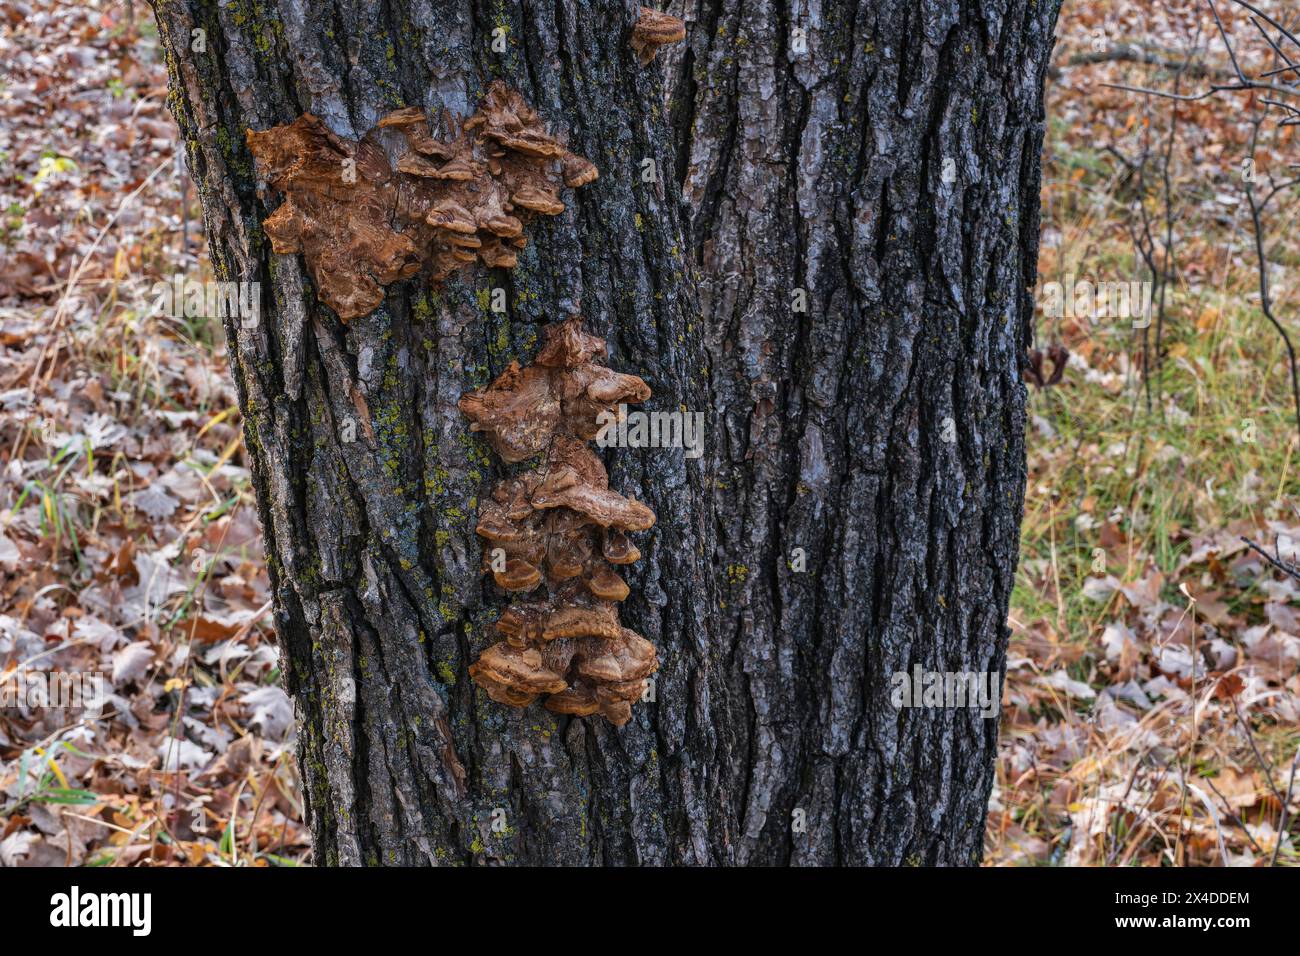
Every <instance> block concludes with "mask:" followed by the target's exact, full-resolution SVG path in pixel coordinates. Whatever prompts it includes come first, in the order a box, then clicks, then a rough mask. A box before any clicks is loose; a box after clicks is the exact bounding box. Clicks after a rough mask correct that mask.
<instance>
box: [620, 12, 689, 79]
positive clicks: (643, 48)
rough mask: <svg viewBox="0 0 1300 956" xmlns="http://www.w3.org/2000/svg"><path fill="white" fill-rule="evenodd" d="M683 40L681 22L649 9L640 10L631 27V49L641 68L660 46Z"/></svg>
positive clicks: (682, 25)
mask: <svg viewBox="0 0 1300 956" xmlns="http://www.w3.org/2000/svg"><path fill="white" fill-rule="evenodd" d="M685 39H686V24H685V23H684V22H683V21H682V20H679V19H678V18H677V17H674V16H672V15H670V14H667V13H660V12H659V11H658V10H655V9H653V8H651V7H642V8H641V13H640V15H639V16H638V17H637V19H636V23H635V24H634V25H633V27H632V49H633V50H634V51H636V55H637V58H638V59H639V60H640V61H641V65H642V66H648V65H649V64H650V62H651V61H652V60H653V59H654V58H655V54H656V53H658V52H659V48H660V47H661V46H664V45H665V44H668V43H677V42H679V41H681V40H685Z"/></svg>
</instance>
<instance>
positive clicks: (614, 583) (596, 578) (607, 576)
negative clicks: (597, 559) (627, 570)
mask: <svg viewBox="0 0 1300 956" xmlns="http://www.w3.org/2000/svg"><path fill="white" fill-rule="evenodd" d="M587 587H588V588H590V589H591V593H592V594H593V595H595V596H596V597H598V598H600V599H601V600H602V601H622V600H624V599H626V598H627V596H628V594H629V590H628V586H627V582H626V581H624V580H623V578H622V576H620V575H619V574H618V572H617V571H614V570H613V569H611V568H601V569H600V570H598V571H596V572H595V573H594V574H592V575H591V577H589V578H588V579H587Z"/></svg>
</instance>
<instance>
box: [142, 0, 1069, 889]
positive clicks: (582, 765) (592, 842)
mask: <svg viewBox="0 0 1300 956" xmlns="http://www.w3.org/2000/svg"><path fill="white" fill-rule="evenodd" d="M736 6H737V5H733V4H707V3H705V4H701V5H700V6H699V7H690V8H688V10H687V11H686V16H687V19H688V22H689V26H690V32H689V34H688V39H687V42H686V44H683V45H681V46H680V47H679V49H678V50H677V51H676V53H674V54H673V55H672V58H671V59H670V60H669V63H668V65H667V67H666V68H665V70H662V71H661V69H660V67H659V65H657V64H652V65H651V66H649V67H644V66H641V65H640V64H639V63H638V62H637V58H636V55H635V53H634V52H633V51H632V49H631V48H630V46H629V43H628V40H629V35H630V32H631V26H632V23H633V21H634V20H635V19H636V16H637V9H636V4H635V3H627V2H621V0H556V2H553V3H549V4H537V3H534V2H531V0H525V2H522V3H515V4H499V3H490V2H487V0H457V2H431V0H388V2H387V3H383V4H371V3H366V2H360V0H340V2H337V3H334V4H329V5H324V6H318V5H315V4H306V3H304V2H302V0H278V2H277V0H268V2H266V3H257V2H253V0H237V2H230V3H226V4H222V5H218V4H215V3H210V2H201V0H154V8H155V13H156V16H157V19H158V22H159V27H160V35H161V37H162V42H163V45H164V48H165V50H166V53H167V57H168V67H169V74H170V79H171V87H172V96H171V105H172V108H173V112H174V113H175V116H176V119H177V122H178V124H179V125H180V128H181V132H182V135H183V137H184V139H185V142H186V149H187V154H188V159H189V163H190V169H191V172H192V174H193V176H194V179H195V181H196V183H197V184H198V187H199V191H200V195H201V198H202V203H203V208H204V215H205V221H206V224H207V232H208V237H209V243H210V247H211V252H212V259H213V262H214V266H215V268H216V270H217V273H218V277H219V278H221V279H223V280H232V281H233V280H241V281H259V280H260V281H261V282H262V283H263V285H262V289H263V295H262V310H261V319H260V322H258V323H255V324H252V325H251V326H249V327H245V324H241V323H239V322H238V321H237V320H234V319H228V320H227V321H226V331H227V336H228V338H229V341H230V353H231V365H232V369H233V372H234V376H235V380H236V383H237V386H238V391H239V395H240V403H241V409H242V411H243V414H244V427H245V437H246V444H247V448H248V454H249V459H250V464H251V468H252V472H253V480H254V484H255V487H256V492H257V498H258V502H259V509H260V515H261V520H262V523H263V527H264V531H265V536H266V545H267V551H268V565H269V568H270V573H271V578H272V584H273V588H274V593H275V601H276V603H275V611H276V628H277V631H278V633H279V635H280V640H281V644H282V649H283V659H284V676H285V681H286V686H287V688H288V690H289V692H290V693H291V694H292V695H293V697H294V699H295V701H296V702H297V706H298V709H299V725H300V730H299V746H300V763H301V770H302V777H303V781H304V785H305V805H306V806H307V808H308V813H309V815H310V822H311V826H312V831H313V837H314V844H315V852H316V861H317V862H318V863H320V864H361V863H397V864H424V863H449V864H464V863H491V862H503V863H516V864H549V863H568V864H574V863H605V864H637V863H639V864H681V863H685V864H723V863H764V864H771V863H791V862H793V863H836V862H839V863H900V862H918V863H936V864H944V863H968V862H971V861H974V860H977V859H978V858H979V854H980V847H981V844H982V837H983V822H984V813H985V808H986V804H987V799H988V794H989V791H990V788H991V785H992V769H993V758H994V753H995V747H996V723H997V722H996V720H987V719H982V718H980V717H979V716H978V714H974V713H972V712H970V711H969V710H960V709H937V710H912V709H903V710H899V709H896V708H895V707H894V706H893V704H892V703H891V700H890V688H891V677H892V675H893V674H894V673H895V672H897V671H910V670H911V668H912V667H913V665H915V664H919V665H921V666H922V667H924V668H926V669H928V670H936V671H964V670H969V671H985V670H994V671H997V672H999V673H1001V671H1002V670H1003V667H1004V653H1005V641H1006V630H1005V626H1004V622H1005V617H1006V611H1007V605H1008V600H1009V593H1010V588H1011V583H1012V577H1013V573H1014V567H1015V560H1016V552H1017V533H1018V525H1019V519H1020V512H1021V500H1022V496H1023V488H1024V481H1025V475H1024V447H1023V438H1022V432H1023V423H1024V389H1023V386H1022V385H1021V384H1020V380H1019V375H1020V372H1019V369H1020V366H1021V362H1022V357H1023V352H1024V347H1025V342H1026V337H1027V335H1028V328H1029V325H1030V322H1029V319H1030V313H1031V309H1032V303H1031V301H1030V298H1029V295H1028V293H1027V292H1026V287H1027V286H1028V285H1031V284H1032V282H1033V280H1034V275H1035V265H1036V256H1037V222H1038V217H1037V203H1038V170H1039V150H1040V147H1041V139H1042V131H1043V130H1042V81H1043V76H1044V74H1045V71H1046V67H1047V58H1048V53H1049V51H1050V48H1051V43H1052V40H1051V33H1052V29H1053V26H1054V22H1055V16H1056V9H1057V6H1058V4H1057V3H1056V2H1055V0H1051V2H1045V3H1036V2H1034V0H1026V2H1020V0H1010V2H1009V3H1008V4H1007V5H1005V7H1004V8H1000V7H999V6H998V5H993V6H992V7H990V6H989V5H987V4H975V3H973V2H960V3H959V2H957V0H945V2H939V3H931V4H925V5H920V6H918V5H916V4H904V3H893V2H890V3H880V4H875V5H873V6H872V7H870V8H869V9H859V8H857V7H856V6H855V5H851V4H841V3H838V2H834V0H830V2H824V3H822V4H821V5H820V6H818V5H815V4H814V5H813V10H812V12H800V13H798V14H792V13H791V11H790V10H789V8H788V7H787V6H785V5H768V4H759V5H757V6H754V5H749V4H747V5H745V7H744V9H743V11H742V10H739V9H736ZM799 9H800V10H803V7H802V6H799ZM501 27H504V28H505V30H506V32H505V34H504V36H505V38H506V40H507V46H506V49H505V51H504V52H494V50H493V48H492V44H493V38H494V30H497V29H498V28H501ZM796 27H798V28H799V29H803V30H806V36H807V52H806V53H800V52H797V50H798V49H799V47H800V43H799V42H798V41H796V40H795V39H794V38H795V32H794V31H795V28H796ZM195 30H201V31H203V33H202V34H195V33H194V31H195ZM496 35H497V36H501V34H500V33H497V34H496ZM196 37H197V38H201V40H202V42H201V43H196ZM196 46H200V47H202V48H203V49H201V50H199V49H196ZM671 49H672V48H665V50H671ZM659 56H660V59H661V60H663V59H667V57H665V53H664V52H661V53H660V55H659ZM661 75H666V76H667V78H668V80H669V85H668V90H667V91H665V89H664V87H663V85H662V81H661ZM494 78H501V79H504V80H505V81H506V82H508V83H509V84H510V85H511V86H513V87H515V88H516V89H518V90H520V91H521V92H522V93H523V94H524V96H525V97H526V98H527V99H528V100H529V101H530V102H531V103H532V105H533V106H534V107H535V108H536V109H537V110H538V111H539V112H540V113H541V114H542V116H543V118H544V119H545V120H546V121H547V122H548V123H549V124H550V125H551V126H552V128H554V129H556V130H560V131H563V132H565V133H567V142H568V145H569V146H570V148H571V149H573V150H574V151H575V152H578V153H580V154H582V155H584V156H586V157H588V158H589V159H591V160H592V161H593V162H595V164H596V165H597V167H598V168H599V170H600V178H599V179H598V180H597V181H596V182H594V183H591V184H590V185H588V186H584V187H582V188H581V189H579V190H576V191H574V192H572V193H571V194H568V195H566V197H565V202H566V204H567V206H568V208H567V209H566V211H565V212H564V213H563V214H562V215H560V216H558V217H556V218H553V219H545V220H543V221H540V222H537V223H535V224H533V225H532V226H531V227H530V235H531V241H530V243H529V245H528V247H527V248H526V249H525V250H524V251H523V252H522V253H521V254H520V257H519V264H518V266H517V267H516V268H515V269H513V270H511V271H509V272H504V271H501V270H485V269H483V268H481V267H475V269H473V270H471V271H468V272H464V273H461V274H459V275H458V276H454V277H453V278H452V279H450V280H448V281H447V282H446V283H445V284H443V285H441V286H440V287H430V286H429V285H428V284H427V283H425V282H423V281H421V280H420V279H418V278H417V279H412V280H407V281H404V282H399V283H396V284H394V285H391V286H389V287H388V289H387V296H386V299H385V301H384V304H383V305H381V306H380V308H378V309H377V310H376V311H375V312H373V313H371V314H370V315H368V316H365V317H363V318H357V319H353V320H352V321H351V322H350V323H348V324H346V325H344V324H342V323H340V321H339V320H338V318H337V317H336V316H335V315H334V314H333V313H332V312H331V311H330V310H329V309H328V308H327V307H325V306H324V305H321V304H319V303H318V302H317V300H316V296H315V294H314V292H313V288H314V287H313V283H312V281H311V279H310V277H309V275H308V273H307V271H306V270H305V269H304V264H303V260H302V258H301V257H299V256H296V255H295V256H288V255H276V254H274V253H272V252H271V249H270V246H269V243H268V241H267V239H266V237H265V235H264V233H263V231H262V228H261V222H262V220H263V219H265V218H266V216H267V215H268V214H269V213H270V212H271V211H272V210H273V209H274V208H275V207H276V206H277V205H278V203H279V201H280V197H279V196H278V195H276V194H274V193H273V192H269V191H267V190H266V189H265V188H261V189H259V184H258V182H257V180H256V176H255V172H254V167H253V163H252V159H251V156H250V154H249V152H248V150H247V148H246V147H245V145H244V143H245V131H246V130H248V129H254V130H265V129H268V128H270V127H272V126H275V125H278V124H281V123H287V122H290V121H292V120H294V119H295V118H296V117H298V116H299V115H301V114H302V113H304V112H312V113H314V114H315V115H317V116H319V117H321V118H322V119H323V120H324V121H325V123H326V125H328V126H329V127H330V128H331V130H332V131H333V132H335V133H337V134H339V135H342V136H347V137H352V138H357V137H359V136H360V135H362V134H363V133H365V132H366V131H367V130H368V129H370V128H371V127H372V126H374V125H375V122H376V121H377V120H378V118H379V117H380V116H382V115H383V114H385V113H387V112H389V111H390V110H393V109H396V108H398V107H401V106H420V107H423V108H425V110H426V111H427V112H429V113H433V112H435V111H437V110H442V109H449V110H452V111H455V112H456V113H459V114H461V115H466V114H468V113H470V112H472V111H473V109H474V104H475V97H476V95H477V94H479V93H480V92H481V91H482V90H483V89H484V88H485V87H486V86H487V84H488V83H489V82H490V81H491V80H492V79H494ZM666 92H667V98H666ZM665 102H667V104H668V108H667V109H665ZM670 120H671V121H672V126H673V128H675V129H676V135H675V136H674V133H673V132H672V131H671V130H670V128H669V121H670ZM949 158H951V159H952V160H953V162H952V163H950V164H946V165H945V163H944V160H946V159H949ZM645 159H654V160H656V162H657V168H658V170H659V172H660V175H659V176H658V182H646V181H644V177H643V171H644V169H645V167H644V165H643V160H645ZM674 170H675V171H676V176H674V175H673V171H674ZM945 172H946V173H947V174H948V175H946V176H945ZM954 177H955V178H954ZM945 180H947V181H945ZM679 183H680V187H681V188H680V189H679ZM682 193H684V195H685V198H686V200H687V205H683V204H682V202H681V197H682ZM494 287H503V288H505V289H506V290H507V293H508V300H509V309H508V313H507V314H505V315H501V314H498V313H495V312H493V311H491V309H490V308H489V307H488V306H487V305H486V303H487V302H488V301H489V300H490V295H489V291H490V290H491V289H492V288H494ZM796 290H804V292H805V293H806V311H798V310H797V308H796V305H797V304H801V303H796V299H797V297H798V292H797V291H796ZM573 312H581V313H582V314H583V315H584V316H585V317H586V327H587V328H588V330H590V331H591V332H594V333H595V334H598V335H602V336H604V337H605V338H606V339H607V340H608V341H609V343H610V352H611V354H610V358H609V359H608V360H607V361H606V363H605V364H607V365H609V366H610V367H612V368H614V369H616V370H618V371H621V372H628V373H635V374H637V375H640V376H641V377H642V378H644V379H645V380H646V381H647V382H648V383H649V385H650V387H651V388H652V389H653V392H654V395H653V397H652V399H651V400H650V402H649V403H648V407H650V408H653V409H663V410H675V409H678V408H682V407H684V408H686V409H691V410H696V409H698V410H708V411H709V412H710V414H709V419H708V425H707V430H706V435H705V449H706V454H705V457H704V458H703V459H700V460H698V461H692V460H689V459H686V458H685V457H684V455H683V454H682V452H681V451H680V450H676V451H663V450H655V449H644V450H637V449H629V448H622V449H611V450H609V451H606V452H605V453H604V458H605V461H606V463H607V465H608V466H609V470H610V478H611V481H610V485H611V487H613V488H616V489H618V490H619V491H622V492H623V493H625V494H635V496H636V497H637V498H639V499H640V500H642V501H644V502H646V503H647V504H648V505H649V506H650V507H651V508H652V509H653V510H654V511H655V512H656V514H657V516H658V521H657V524H656V525H655V527H654V528H653V529H652V530H651V531H650V532H647V533H644V534H641V535H639V536H638V541H637V544H638V546H639V547H640V548H641V551H642V553H643V557H642V559H641V561H640V562H638V563H637V564H634V565H631V566H630V567H629V568H628V569H627V573H626V575H625V576H626V577H627V579H628V583H629V585H630V586H631V596H630V597H629V598H628V600H627V601H626V602H625V603H624V605H623V608H622V618H623V623H624V624H625V625H627V626H628V627H631V628H633V629H635V630H637V631H638V632H640V633H641V634H643V635H644V636H645V637H647V638H649V639H650V640H651V641H653V642H654V644H655V645H656V647H657V648H658V653H659V658H660V670H659V673H658V674H657V675H656V677H657V681H656V685H655V694H654V700H653V701H650V702H645V703H641V704H638V705H636V706H635V707H634V709H633V717H632V721H631V722H630V723H629V724H627V725H626V726H624V727H622V728H621V729H617V730H616V729H614V728H612V727H611V726H610V725H608V724H607V723H605V722H604V721H603V720H600V719H599V718H573V717H564V716H557V715H555V714H552V713H550V712H548V711H546V710H544V709H542V708H540V707H538V706H532V707H528V708H526V709H521V710H516V709H513V708H509V707H506V706H503V705H501V704H497V703H494V702H492V701H490V700H488V699H487V698H486V696H485V695H484V694H483V692H482V691H480V690H479V689H478V688H477V687H475V685H474V684H473V683H472V682H471V681H470V680H469V678H468V676H467V668H468V666H469V664H471V663H472V662H473V661H474V659H475V658H476V657H477V655H478V653H479V652H480V651H481V650H482V649H483V648H484V647H485V646H486V645H487V644H489V643H491V642H492V641H493V640H494V639H495V638H494V637H492V636H491V632H492V624H493V622H494V621H495V619H496V616H497V614H498V613H499V612H500V610H501V608H502V607H503V606H504V605H505V604H506V600H505V598H504V597H503V596H502V595H501V594H500V593H499V592H498V591H497V590H496V588H495V587H494V586H493V585H492V584H491V580H490V578H485V577H484V576H483V575H482V574H481V572H480V555H481V550H480V541H479V540H478V539H477V537H476V536H475V534H474V526H475V509H476V503H477V501H478V500H479V499H481V498H482V497H483V496H484V495H486V494H488V493H490V490H491V488H492V486H493V485H494V484H495V482H496V481H497V480H498V479H499V478H500V477H501V475H502V474H503V470H502V468H501V467H500V464H499V460H498V459H497V458H496V457H495V456H493V455H492V454H491V453H490V450H489V449H488V447H487V445H486V443H484V442H483V441H481V440H480V439H479V438H478V437H477V436H476V435H473V434H471V433H470V432H469V431H468V422H467V421H466V419H465V418H464V416H462V415H461V413H460V412H459V410H458V409H457V407H456V402H457V400H458V399H459V397H460V395H461V394H462V393H463V392H465V391H467V390H468V389H470V388H473V387H476V386H479V385H482V384H484V383H486V382H487V381H489V380H491V379H492V378H493V377H495V376H496V374H497V373H499V372H500V371H502V369H504V368H505V366H506V365H507V364H508V363H509V362H510V361H511V360H512V359H519V360H520V361H521V362H527V361H530V360H531V359H532V357H533V355H534V354H535V352H536V345H535V343H536V342H537V340H538V338H539V329H540V328H541V326H542V325H543V324H545V323H547V322H550V321H554V320H557V319H560V318H563V317H565V316H567V315H569V314H572V313H573ZM349 420H359V421H361V422H362V423H363V427H362V429H361V431H360V433H359V434H358V435H357V436H356V440H354V441H348V440H346V439H347V436H345V435H344V434H342V432H343V427H342V426H343V425H344V423H346V422H347V421H349ZM947 439H951V440H947ZM797 548H798V549H803V550H802V555H803V556H804V557H803V560H805V561H806V567H805V569H804V570H802V571H800V570H795V568H798V567H801V566H803V565H802V564H801V563H800V560H799V558H798V556H797V555H796V552H795V549H797Z"/></svg>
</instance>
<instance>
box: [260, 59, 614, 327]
mask: <svg viewBox="0 0 1300 956" xmlns="http://www.w3.org/2000/svg"><path fill="white" fill-rule="evenodd" d="M451 125H452V126H453V127H454V131H453V134H452V135H450V136H449V137H448V138H446V139H439V138H436V137H435V136H434V135H433V133H432V132H431V130H430V128H429V123H428V120H427V119H426V118H425V115H424V111H423V110H421V109H419V108H418V107H407V108H405V109H400V110H396V111H394V112H392V113H389V114H387V115H386V116H384V117H383V118H382V119H380V120H379V123H378V124H377V125H376V126H375V127H374V129H372V130H370V131H369V132H367V133H366V134H365V135H364V136H363V137H362V138H361V139H360V140H351V139H347V138H345V137H342V136H338V135H336V134H334V133H333V132H331V131H330V130H329V129H328V128H327V127H326V126H325V124H324V123H322V122H321V120H320V119H318V118H317V117H315V116H313V115H311V114H310V113H304V114H303V115H302V116H300V117H298V118H297V119H296V120H294V121H293V122H292V123H288V124H284V125H281V126H276V127H273V128H272V129H269V130H266V131H265V132H257V131H255V130H249V131H248V145H249V149H250V150H251V151H252V153H253V158H254V159H255V160H256V162H257V168H258V172H259V175H260V176H261V177H262V178H263V179H264V180H265V181H266V182H267V184H268V185H269V186H270V187H271V188H272V189H274V190H276V191H277V192H279V193H282V194H283V195H284V197H285V198H284V202H283V203H281V205H280V207H279V208H278V209H276V211H275V212H273V213H272V214H271V215H270V216H268V217H267V219H266V220H265V221H264V222H263V224H262V225H263V227H264V228H265V230H266V234H267V236H268V237H269V238H270V240H271V248H272V249H273V250H274V251H275V252H277V253H302V256H303V259H304V260H305V261H306V263H307V269H308V270H309V271H310V272H311V275H312V278H313V279H314V280H315V282H316V288H317V290H318V292H319V295H320V297H321V300H322V301H323V302H325V304H326V305H328V306H329V307H330V308H332V309H333V310H334V311H335V312H337V313H338V315H339V318H340V319H342V320H343V321H345V322H346V321H348V320H349V319H354V318H357V317H358V316H362V315H366V314H368V313H370V312H372V311H373V310H374V309H375V308H377V307H378V305H379V304H380V303H381V302H382V301H383V298H384V290H383V287H384V286H386V285H389V284H390V283H392V282H396V281H397V280H399V279H405V278H409V277H410V276H412V275H415V274H416V273H417V272H420V271H421V270H426V271H427V272H428V274H429V277H430V278H431V279H432V280H433V281H435V282H441V281H442V280H444V279H446V278H447V277H448V276H449V275H451V274H452V273H453V272H455V271H456V270H457V269H460V268H463V267H464V266H466V265H469V264H470V263H472V262H475V261H482V262H483V263H484V264H485V265H487V266H489V267H491V268H503V269H509V268H513V267H514V266H515V265H516V263H517V261H518V250H520V249H522V248H523V247H524V246H525V245H526V244H527V242H528V240H527V237H526V236H525V235H524V229H525V227H526V226H527V225H528V223H529V222H530V221H531V220H532V219H533V218H534V217H536V216H556V215H559V214H560V213H561V212H563V211H564V203H563V201H562V200H561V199H560V191H561V189H562V188H564V187H566V186H567V187H569V188H575V187H577V186H582V185H585V184H587V183H589V182H591V181H592V180H594V179H595V178H596V176H597V171H596V167H595V166H594V165H592V164H591V163H590V162H589V161H588V160H586V159H584V158H583V157H581V156H578V155H577V154H576V153H572V152H570V151H569V150H568V149H567V148H565V146H564V145H563V144H562V143H561V142H560V141H559V140H558V139H557V138H555V137H554V136H553V135H551V134H550V133H549V132H547V130H546V128H545V126H544V125H543V124H542V121H541V118H540V117H539V116H538V115H537V113H536V112H534V111H533V109H532V108H531V107H530V106H529V105H528V103H527V102H526V101H525V100H524V98H523V96H521V95H520V94H519V93H518V92H517V91H515V90H513V89H511V88H510V87H509V86H507V85H506V84H505V83H503V82H501V81H500V80H497V81H495V82H493V83H492V85H491V86H490V87H489V88H488V91H487V94H486V96H485V97H484V98H483V101H482V103H481V104H480V106H479V108H478V110H477V111H476V112H475V113H474V115H473V116H471V117H469V118H468V119H466V120H464V121H463V122H460V123H456V122H455V121H454V120H453V121H452V123H451ZM393 155H395V156H396V157H397V158H396V160H395V162H393V163H391V164H390V160H389V158H390V156H393Z"/></svg>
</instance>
